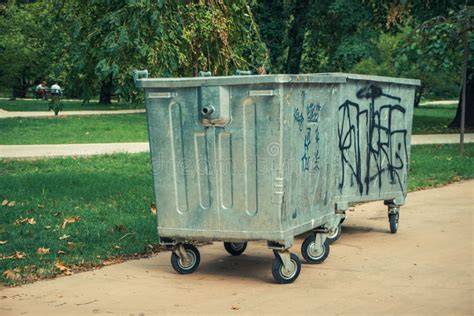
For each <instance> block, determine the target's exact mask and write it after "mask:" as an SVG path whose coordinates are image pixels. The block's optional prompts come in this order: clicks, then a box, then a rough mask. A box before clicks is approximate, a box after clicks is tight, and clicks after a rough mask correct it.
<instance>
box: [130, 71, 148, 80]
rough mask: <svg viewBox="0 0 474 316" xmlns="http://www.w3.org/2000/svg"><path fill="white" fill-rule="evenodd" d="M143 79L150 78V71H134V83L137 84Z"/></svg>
mask: <svg viewBox="0 0 474 316" xmlns="http://www.w3.org/2000/svg"><path fill="white" fill-rule="evenodd" d="M142 78H148V70H146V69H145V70H134V71H133V81H134V82H135V83H137V81H138V80H140V79H142Z"/></svg>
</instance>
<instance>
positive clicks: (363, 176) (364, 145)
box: [338, 85, 408, 195]
mask: <svg viewBox="0 0 474 316" xmlns="http://www.w3.org/2000/svg"><path fill="white" fill-rule="evenodd" d="M356 96H357V98H358V99H368V100H369V107H368V109H364V110H362V109H361V106H360V105H359V104H358V103H356V102H354V101H351V100H346V101H345V102H344V103H343V104H342V105H341V106H340V107H339V125H338V141H339V144H338V145H339V151H340V159H341V178H340V183H339V189H340V191H341V192H342V189H343V187H344V186H345V185H346V179H345V176H346V172H349V174H350V175H351V182H350V185H351V186H353V185H356V186H357V190H358V192H359V194H360V195H362V194H369V191H370V187H371V184H372V183H374V182H376V183H377V186H378V188H379V190H381V188H382V183H383V181H384V179H388V181H389V183H390V184H398V185H399V186H400V190H401V191H402V192H404V190H405V187H404V185H403V181H404V179H403V174H404V172H406V168H407V164H408V148H407V133H408V132H407V130H406V129H405V128H397V127H396V124H395V123H396V122H394V121H395V119H396V118H398V119H400V118H404V116H405V113H406V110H405V108H404V107H402V106H401V105H400V102H401V99H400V98H399V97H397V96H392V95H388V94H385V93H383V91H382V89H381V88H379V87H377V86H375V85H368V86H367V87H365V88H363V89H361V90H359V91H358V92H357V94H356ZM380 97H386V98H388V99H389V100H391V101H392V102H393V101H395V102H394V104H384V105H382V106H379V107H378V108H376V107H375V100H376V99H377V98H380ZM392 102H390V103H392ZM383 118H387V119H383ZM362 131H366V132H362ZM397 139H398V142H397V141H396V140H397ZM400 139H401V140H400Z"/></svg>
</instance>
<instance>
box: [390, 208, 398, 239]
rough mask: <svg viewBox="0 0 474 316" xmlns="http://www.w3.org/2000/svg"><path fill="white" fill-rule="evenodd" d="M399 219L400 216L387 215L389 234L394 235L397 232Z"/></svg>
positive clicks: (394, 214) (395, 214) (396, 214)
mask: <svg viewBox="0 0 474 316" xmlns="http://www.w3.org/2000/svg"><path fill="white" fill-rule="evenodd" d="M399 218H400V214H399V213H398V212H397V213H389V214H388V222H389V224H390V232H391V233H392V234H395V233H396V232H397V231H398V220H399Z"/></svg>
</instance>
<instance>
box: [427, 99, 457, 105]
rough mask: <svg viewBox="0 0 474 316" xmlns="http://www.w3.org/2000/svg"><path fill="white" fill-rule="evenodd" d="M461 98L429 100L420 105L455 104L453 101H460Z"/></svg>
mask: <svg viewBox="0 0 474 316" xmlns="http://www.w3.org/2000/svg"><path fill="white" fill-rule="evenodd" d="M458 102H459V100H441V101H428V102H421V103H420V105H426V104H434V105H442V104H453V103H456V104H457V103H458Z"/></svg>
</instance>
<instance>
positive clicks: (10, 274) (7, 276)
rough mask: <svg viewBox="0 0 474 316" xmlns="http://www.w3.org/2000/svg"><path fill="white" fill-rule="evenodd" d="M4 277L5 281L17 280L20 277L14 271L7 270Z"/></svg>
mask: <svg viewBox="0 0 474 316" xmlns="http://www.w3.org/2000/svg"><path fill="white" fill-rule="evenodd" d="M3 277H4V278H5V279H10V280H15V279H16V278H18V275H17V274H16V273H15V272H14V271H12V270H5V272H3Z"/></svg>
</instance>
